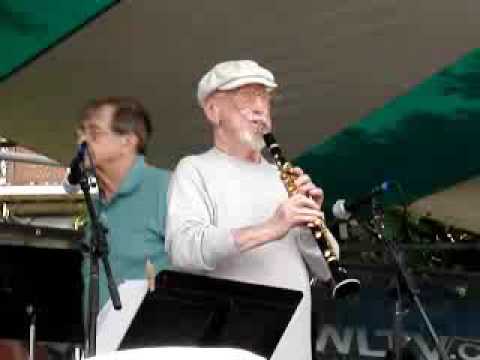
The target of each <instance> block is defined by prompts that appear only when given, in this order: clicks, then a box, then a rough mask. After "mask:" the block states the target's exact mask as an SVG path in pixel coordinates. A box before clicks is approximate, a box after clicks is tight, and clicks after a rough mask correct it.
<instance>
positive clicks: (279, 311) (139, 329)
mask: <svg viewBox="0 0 480 360" xmlns="http://www.w3.org/2000/svg"><path fill="white" fill-rule="evenodd" d="M302 297H303V294H302V292H300V291H294V290H287V289H280V288H275V287H269V286H263V285H252V284H247V283H240V282H237V281H231V280H224V279H214V278H210V277H206V276H199V275H192V274H186V273H180V272H175V271H162V272H160V273H159V274H158V275H157V277H156V289H155V291H154V292H151V293H149V294H147V296H146V297H145V300H144V301H143V303H142V305H141V306H140V309H139V310H138V312H137V314H136V316H135V318H134V319H133V321H132V324H131V326H130V328H129V329H128V331H127V333H126V335H125V337H124V338H123V340H122V342H121V344H120V349H128V348H138V347H153V346H198V347H233V348H240V349H244V350H248V351H251V352H253V353H255V354H257V355H261V356H264V357H266V358H270V356H271V355H272V353H273V351H274V350H275V348H276V346H277V344H278V341H279V340H280V337H281V336H282V334H283V333H284V331H285V329H286V327H287V325H288V323H289V321H290V318H291V317H292V315H293V313H294V312H295V310H296V308H297V306H298V304H299V303H300V300H301V299H302Z"/></svg>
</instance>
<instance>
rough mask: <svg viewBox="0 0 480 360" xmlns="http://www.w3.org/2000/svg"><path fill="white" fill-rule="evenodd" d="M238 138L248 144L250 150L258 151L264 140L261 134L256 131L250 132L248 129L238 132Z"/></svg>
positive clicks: (263, 145) (261, 147)
mask: <svg viewBox="0 0 480 360" xmlns="http://www.w3.org/2000/svg"><path fill="white" fill-rule="evenodd" d="M240 140H241V141H242V143H244V144H245V145H248V146H250V147H251V148H252V150H255V151H258V152H260V151H261V150H262V149H263V148H264V147H265V141H264V140H263V136H262V135H260V134H257V133H254V134H252V133H251V132H249V131H243V132H242V133H240Z"/></svg>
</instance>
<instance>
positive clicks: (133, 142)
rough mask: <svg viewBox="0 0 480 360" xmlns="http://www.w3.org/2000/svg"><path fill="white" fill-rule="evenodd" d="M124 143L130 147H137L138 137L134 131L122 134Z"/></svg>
mask: <svg viewBox="0 0 480 360" xmlns="http://www.w3.org/2000/svg"><path fill="white" fill-rule="evenodd" d="M122 144H124V145H126V146H127V147H128V148H130V149H137V146H138V138H137V136H136V135H135V134H133V133H128V134H125V135H123V136H122Z"/></svg>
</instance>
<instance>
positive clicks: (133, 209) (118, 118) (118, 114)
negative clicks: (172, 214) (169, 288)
mask: <svg viewBox="0 0 480 360" xmlns="http://www.w3.org/2000/svg"><path fill="white" fill-rule="evenodd" d="M151 132H152V126H151V123H150V119H149V115H148V113H147V111H146V110H145V108H144V107H143V106H142V105H141V104H140V103H139V102H138V101H136V100H134V99H131V98H105V99H99V100H95V101H92V102H91V103H89V104H88V105H87V106H86V107H85V110H84V112H83V114H82V117H81V119H80V124H79V129H78V139H79V141H86V142H87V144H88V146H89V150H90V151H91V152H92V155H93V158H94V162H95V170H96V174H97V182H98V184H99V188H100V194H99V197H98V198H97V199H95V200H94V201H95V206H96V209H97V211H98V215H99V217H100V220H101V221H102V223H103V224H104V225H105V226H106V228H107V229H108V233H107V241H108V246H109V250H110V252H109V255H108V258H109V261H110V264H111V267H112V272H113V276H114V279H115V280H116V282H117V285H119V284H121V283H122V282H123V281H125V280H127V279H144V278H145V265H146V262H147V261H149V262H151V263H152V264H153V266H154V268H155V271H156V272H158V271H160V270H162V269H164V268H166V267H167V266H168V260H167V256H166V253H165V250H164V227H165V226H164V225H165V222H164V221H165V220H164V216H165V212H166V192H167V187H168V181H169V174H168V172H167V171H165V170H161V169H158V168H154V167H152V166H149V165H147V164H146V163H145V159H144V156H145V151H146V145H147V143H148V140H149V138H150V135H151ZM100 269H101V272H100V306H103V305H104V304H105V302H106V301H107V300H108V299H109V292H108V287H107V281H106V277H105V274H104V271H103V266H101V267H100ZM88 270H89V266H88V261H86V262H85V266H84V279H85V285H86V289H88V275H89V273H88ZM85 294H87V293H85Z"/></svg>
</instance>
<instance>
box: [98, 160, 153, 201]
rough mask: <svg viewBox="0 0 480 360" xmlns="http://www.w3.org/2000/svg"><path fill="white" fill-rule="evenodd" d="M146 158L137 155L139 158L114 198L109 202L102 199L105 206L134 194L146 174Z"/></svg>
mask: <svg viewBox="0 0 480 360" xmlns="http://www.w3.org/2000/svg"><path fill="white" fill-rule="evenodd" d="M145 167H146V164H145V158H144V156H143V155H137V158H136V160H135V162H134V164H133V166H132V167H131V168H130V170H129V171H128V173H127V175H126V176H125V178H124V179H123V180H122V182H121V183H120V187H119V188H118V191H117V192H116V193H115V194H113V196H112V198H111V199H110V200H109V201H105V199H102V200H101V202H102V203H103V205H108V204H111V203H112V202H114V201H115V200H116V199H117V198H118V197H122V196H126V195H129V194H131V193H132V192H134V191H135V190H136V189H137V188H138V187H139V186H140V184H141V183H142V180H143V177H144V173H145V171H144V170H145Z"/></svg>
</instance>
